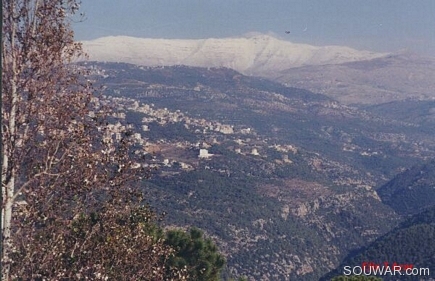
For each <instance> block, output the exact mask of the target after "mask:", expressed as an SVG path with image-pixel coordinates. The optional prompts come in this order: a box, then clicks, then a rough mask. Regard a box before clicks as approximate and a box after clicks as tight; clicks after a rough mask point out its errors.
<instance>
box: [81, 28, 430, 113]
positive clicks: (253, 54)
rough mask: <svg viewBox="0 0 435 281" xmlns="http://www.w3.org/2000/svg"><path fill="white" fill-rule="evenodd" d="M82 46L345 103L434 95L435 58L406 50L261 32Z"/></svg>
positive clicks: (103, 57)
mask: <svg viewBox="0 0 435 281" xmlns="http://www.w3.org/2000/svg"><path fill="white" fill-rule="evenodd" d="M82 44H83V47H84V50H85V51H86V52H87V53H88V55H89V57H90V59H91V60H95V61H105V62H124V63H132V64H136V65H142V66H174V65H186V66H194V67H217V68H218V67H226V68H231V69H234V70H236V71H238V72H240V73H241V74H244V75H254V76H260V77H264V78H267V79H271V80H273V81H277V82H280V83H283V84H285V85H288V86H290V87H299V88H303V89H308V90H310V91H313V92H316V93H322V94H325V95H327V96H329V97H332V98H333V99H335V100H337V101H339V102H341V103H344V104H354V105H358V104H382V103H386V102H391V101H398V100H408V99H414V100H433V99H435V91H433V90H432V89H435V59H433V58H428V57H421V56H418V55H415V54H412V53H410V52H406V51H399V52H396V53H375V52H369V51H362V50H355V49H352V48H349V47H346V46H312V45H307V44H297V43H292V42H289V41H286V40H282V39H279V38H275V37H273V36H270V35H265V34H258V33H253V34H249V35H246V36H242V37H234V38H208V39H196V40H193V39H192V40H187V39H146V38H134V37H127V36H111V37H103V38H99V39H95V40H92V41H83V42H82Z"/></svg>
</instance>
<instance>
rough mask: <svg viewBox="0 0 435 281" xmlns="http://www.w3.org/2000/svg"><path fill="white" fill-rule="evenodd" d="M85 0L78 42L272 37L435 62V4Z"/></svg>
mask: <svg viewBox="0 0 435 281" xmlns="http://www.w3.org/2000/svg"><path fill="white" fill-rule="evenodd" d="M119 3H120V2H119V1H115V0H92V2H91V1H84V2H83V3H82V6H81V10H80V11H81V12H83V13H84V15H85V17H84V19H83V21H81V22H77V21H78V20H77V21H76V22H75V23H73V28H74V31H75V34H76V39H77V40H79V41H82V40H92V39H96V38H100V37H105V36H116V35H124V36H132V37H140V38H164V39H205V38H227V37H240V36H244V35H245V34H247V33H250V32H258V33H263V34H271V35H273V36H275V37H278V38H280V39H283V40H288V41H290V42H293V43H305V44H310V45H316V46H324V45H342V46H349V47H352V48H355V49H359V50H369V51H375V52H396V51H398V50H403V49H409V50H411V51H412V52H416V53H418V54H422V55H429V56H432V57H435V1H432V0H421V1H418V2H410V1H405V0H384V1H375V0H367V1H356V0H331V1H327V2H326V1H321V0H311V1H288V0H287V1H285V0H272V1H268V2H264V1H258V0H249V1H248V0H239V1H236V0H221V1H217V0H209V1H201V0H183V1H171V0H162V1H150V0H127V1H124V2H122V5H120V4H119Z"/></svg>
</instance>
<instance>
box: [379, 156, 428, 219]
mask: <svg viewBox="0 0 435 281" xmlns="http://www.w3.org/2000/svg"><path fill="white" fill-rule="evenodd" d="M377 193H378V195H379V196H380V197H381V199H382V201H383V202H384V203H385V204H387V205H389V206H390V207H392V208H393V209H394V210H395V211H396V212H397V213H399V214H401V215H405V216H406V215H412V214H415V213H418V212H420V211H422V210H424V209H425V208H428V207H431V206H434V205H435V160H432V161H429V162H427V163H423V164H419V165H416V166H414V167H412V168H410V169H408V170H406V171H404V172H402V173H400V174H399V175H397V176H396V177H394V178H393V179H392V180H391V181H389V182H388V183H386V184H385V185H383V186H381V187H380V188H378V189H377Z"/></svg>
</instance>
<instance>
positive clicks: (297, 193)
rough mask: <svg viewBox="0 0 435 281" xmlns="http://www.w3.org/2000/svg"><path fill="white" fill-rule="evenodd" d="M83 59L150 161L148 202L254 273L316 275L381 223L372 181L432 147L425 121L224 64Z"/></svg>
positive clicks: (389, 214) (390, 220)
mask: <svg viewBox="0 0 435 281" xmlns="http://www.w3.org/2000/svg"><path fill="white" fill-rule="evenodd" d="M87 66H88V67H89V68H90V69H91V71H92V73H93V74H94V76H93V77H90V78H91V79H94V80H95V84H96V85H104V88H105V91H104V94H105V95H106V96H107V98H108V100H109V101H110V102H111V103H112V104H114V105H115V106H116V108H119V109H120V111H121V112H120V113H119V114H118V115H117V116H118V117H119V118H124V119H125V120H124V121H125V122H127V123H129V124H130V125H131V126H133V127H135V128H137V129H138V133H137V134H135V138H137V139H139V140H140V142H139V144H138V146H137V150H136V151H135V153H138V154H140V155H143V157H144V159H145V160H144V163H142V164H143V165H147V166H148V167H152V168H156V169H157V170H155V172H154V173H153V176H152V178H151V179H150V180H147V181H144V182H143V186H144V190H146V192H147V195H148V196H147V198H149V201H150V204H151V205H152V206H154V207H155V208H157V209H158V210H164V211H166V212H168V215H167V216H166V218H165V223H166V224H167V225H168V226H169V227H170V226H173V225H176V226H181V227H186V226H189V225H195V226H198V227H200V228H201V229H203V230H204V231H205V232H206V233H207V234H208V235H209V236H211V237H213V239H215V240H216V241H217V242H218V243H219V245H220V248H221V249H222V250H223V251H224V253H225V254H226V257H227V259H228V263H229V268H230V270H231V271H232V272H233V273H238V274H240V275H248V276H249V277H251V279H254V280H288V279H291V280H316V278H318V277H320V276H322V275H323V274H325V272H328V271H329V270H330V269H331V268H334V267H336V266H337V265H338V264H339V261H340V260H341V259H342V258H343V257H344V256H346V255H347V253H348V252H349V251H350V250H352V249H355V248H360V247H361V246H364V245H366V244H367V243H368V242H369V241H373V240H374V239H376V238H377V237H378V236H379V235H382V234H383V233H386V232H387V231H389V230H390V229H391V228H392V227H393V226H394V225H396V223H397V221H398V220H399V216H398V215H397V214H396V213H395V212H394V211H393V210H392V209H391V208H390V207H389V206H387V205H385V204H383V203H382V202H381V200H380V198H379V197H378V195H377V194H376V192H375V190H374V189H373V188H372V187H373V186H377V185H380V184H382V183H384V182H385V181H386V180H387V179H389V178H391V177H392V176H394V175H396V174H397V172H398V171H400V170H403V169H404V168H407V167H409V166H411V165H412V164H416V163H418V162H420V161H421V159H423V158H426V157H433V156H434V155H435V142H434V139H435V138H434V137H433V134H434V132H432V131H428V132H420V129H419V128H418V127H416V126H414V125H407V124H404V123H402V122H398V121H395V120H389V119H385V118H382V117H380V116H377V115H374V114H371V113H368V112H366V111H360V110H358V109H356V108H352V107H348V106H343V105H340V104H339V103H337V102H336V101H334V100H332V99H331V98H328V97H326V96H324V95H320V94H314V93H312V92H309V91H306V90H301V89H296V88H290V87H285V86H283V85H282V84H279V83H276V82H272V81H268V80H266V79H260V78H257V77H250V76H244V75H242V74H240V73H238V72H236V71H234V70H231V69H226V68H194V67H186V66H177V67H143V66H136V65H129V64H123V63H94V62H91V63H88V64H87ZM416 148H418V149H416Z"/></svg>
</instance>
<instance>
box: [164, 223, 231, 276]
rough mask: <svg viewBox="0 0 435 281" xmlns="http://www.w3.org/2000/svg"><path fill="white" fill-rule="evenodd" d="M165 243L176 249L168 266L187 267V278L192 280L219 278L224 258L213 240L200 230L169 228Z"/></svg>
mask: <svg viewBox="0 0 435 281" xmlns="http://www.w3.org/2000/svg"><path fill="white" fill-rule="evenodd" d="M165 244H166V245H169V246H171V247H173V248H174V249H175V251H176V252H175V254H174V256H172V257H171V258H170V259H169V260H168V265H169V268H172V267H173V268H177V269H180V270H181V269H183V268H187V272H188V275H189V280H192V281H193V280H195V281H218V280H219V277H220V273H221V270H222V268H223V266H224V265H225V259H224V257H223V256H222V255H221V254H220V253H219V252H218V249H217V247H216V245H215V244H214V243H213V241H212V240H211V239H209V238H204V237H203V232H202V231H201V230H199V229H197V228H191V229H190V231H189V232H184V231H182V230H170V231H168V232H167V233H166V241H165Z"/></svg>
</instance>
